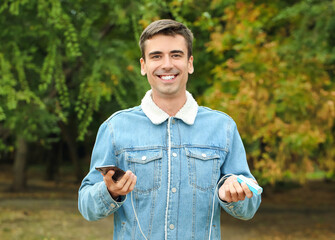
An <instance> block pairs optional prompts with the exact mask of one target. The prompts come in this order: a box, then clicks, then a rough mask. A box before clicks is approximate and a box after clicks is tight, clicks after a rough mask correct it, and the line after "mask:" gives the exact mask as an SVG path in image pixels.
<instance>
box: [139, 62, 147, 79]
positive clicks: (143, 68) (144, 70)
mask: <svg viewBox="0 0 335 240" xmlns="http://www.w3.org/2000/svg"><path fill="white" fill-rule="evenodd" d="M140 63H141V74H142V76H145V74H147V71H146V67H145V60H144V59H143V58H141V59H140Z"/></svg>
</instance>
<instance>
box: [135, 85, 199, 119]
mask: <svg viewBox="0 0 335 240" xmlns="http://www.w3.org/2000/svg"><path fill="white" fill-rule="evenodd" d="M151 92H152V90H149V91H147V93H146V94H145V96H144V98H143V99H142V104H141V107H142V110H143V112H144V113H145V115H146V116H147V117H148V118H149V119H150V121H151V122H152V123H153V124H156V125H158V124H161V123H163V122H164V121H165V120H166V119H168V118H169V114H167V113H166V112H164V111H163V110H162V109H160V108H159V107H158V106H157V105H156V104H155V103H154V101H153V100H152V98H151ZM197 113H198V104H197V102H196V101H195V100H194V98H193V97H192V95H191V94H190V93H189V92H188V91H186V103H185V104H184V106H183V107H182V108H181V109H180V110H179V111H178V112H177V114H176V116H174V117H175V118H178V119H181V120H182V121H184V122H185V123H186V124H188V125H193V123H194V121H195V118H196V116H197Z"/></svg>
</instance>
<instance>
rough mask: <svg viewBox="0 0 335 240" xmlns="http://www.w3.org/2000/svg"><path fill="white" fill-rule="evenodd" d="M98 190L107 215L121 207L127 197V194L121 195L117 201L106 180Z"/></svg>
mask: <svg viewBox="0 0 335 240" xmlns="http://www.w3.org/2000/svg"><path fill="white" fill-rule="evenodd" d="M98 191H99V197H100V200H101V202H102V204H103V205H104V207H105V209H106V212H107V213H106V215H109V214H111V213H112V212H115V211H116V210H117V209H119V208H120V207H121V206H122V205H123V203H124V202H125V201H126V199H127V196H120V197H119V198H118V199H117V201H116V200H114V199H113V198H112V196H111V195H110V193H109V191H108V189H107V186H106V184H105V182H101V184H100V186H99V190H98Z"/></svg>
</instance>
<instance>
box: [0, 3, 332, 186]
mask: <svg viewBox="0 0 335 240" xmlns="http://www.w3.org/2000/svg"><path fill="white" fill-rule="evenodd" d="M334 5H335V3H334V0H325V1H316V0H315V1H314V0H297V1H279V0H275V1H271V2H269V1H262V0H257V1H247V0H224V1H223V0H211V1H209V0H204V1H195V0H185V1H179V0H167V1H156V0H140V1H135V0H131V1H113V0H97V1H95V2H94V3H92V1H88V0H79V1H78V0H77V1H74V0H73V1H72V0H71V1H61V0H31V1H27V0H4V1H2V2H1V3H0V28H1V32H0V123H1V125H0V152H1V153H2V154H0V157H1V156H8V154H6V153H11V152H13V151H14V152H15V153H16V156H15V164H14V166H15V168H16V172H17V173H19V174H14V176H16V177H17V178H19V177H20V178H21V179H16V180H15V182H16V184H15V186H16V187H15V188H19V187H21V186H23V184H24V182H25V181H24V179H25V175H24V169H25V165H26V163H27V160H26V159H25V157H24V156H27V154H26V152H29V150H30V146H31V145H32V144H30V143H29V142H31V143H33V145H34V146H35V148H41V149H47V148H51V149H50V150H49V151H53V152H54V153H57V152H58V150H55V149H52V148H53V147H60V148H61V146H62V144H58V143H59V142H60V141H64V142H65V143H66V145H67V149H68V152H69V156H70V158H71V161H72V163H73V165H74V166H75V169H76V176H77V179H78V180H80V179H81V176H82V171H81V165H82V164H81V159H80V158H79V157H78V156H79V155H78V152H79V153H80V151H82V150H81V149H83V148H89V149H90V150H91V149H92V144H93V141H94V137H95V133H96V131H97V128H98V126H99V125H100V124H101V122H102V121H104V120H105V119H106V118H107V117H108V116H109V115H110V114H112V113H113V112H115V111H117V110H119V109H120V108H127V107H130V106H134V105H138V104H139V101H140V99H141V98H142V97H143V94H144V93H145V91H146V90H147V89H148V88H149V86H148V84H147V81H146V79H145V78H144V77H142V76H141V75H140V71H139V61H138V60H139V58H140V51H139V48H138V39H139V35H140V33H141V31H142V30H143V29H144V28H145V27H146V26H147V25H148V24H149V23H151V22H152V21H153V20H157V19H162V18H171V19H175V20H177V21H181V22H183V23H185V24H186V25H187V26H188V27H190V28H191V29H192V31H193V33H194V35H195V42H194V59H195V60H194V65H195V73H194V74H193V75H191V77H190V80H189V83H188V85H189V86H188V89H189V90H190V91H191V92H192V93H193V94H194V95H195V97H197V98H198V100H199V103H202V104H205V105H208V106H209V107H212V108H215V109H219V110H222V111H225V112H227V113H228V114H231V115H232V116H233V118H234V119H235V120H236V121H237V124H238V126H239V130H240V133H241V136H242V138H243V140H244V143H245V145H246V148H247V153H248V158H249V159H250V165H251V167H252V169H253V170H254V173H255V174H256V175H257V177H259V178H260V179H262V180H263V181H264V182H272V183H274V182H276V181H278V180H281V179H283V178H285V177H291V176H292V175H295V176H297V178H298V179H300V180H302V181H303V179H305V177H306V174H307V173H308V172H310V171H314V170H315V169H317V168H320V169H322V170H325V171H327V172H328V174H329V176H334V170H335V163H334V155H335V148H334V131H335V127H334V116H335V110H334V101H335V99H334V98H335V90H334V77H335V69H334V61H335V47H334V46H335V44H334V43H335V35H334V32H335V31H334V30H335V18H334V16H335V14H334ZM79 140H81V141H82V142H78V141H79ZM82 143H84V145H85V144H88V145H85V146H84V147H83V146H82ZM89 152H90V151H89ZM53 161H54V160H53ZM17 175H18V176H17Z"/></svg>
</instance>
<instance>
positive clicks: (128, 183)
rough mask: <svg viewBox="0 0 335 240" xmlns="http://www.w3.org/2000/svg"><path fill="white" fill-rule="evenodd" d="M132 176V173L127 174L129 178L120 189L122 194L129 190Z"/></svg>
mask: <svg viewBox="0 0 335 240" xmlns="http://www.w3.org/2000/svg"><path fill="white" fill-rule="evenodd" d="M133 176H134V174H133V173H132V172H129V178H128V180H127V181H126V182H125V184H124V185H123V187H122V191H123V192H125V193H128V189H129V187H130V185H131V184H132V180H133Z"/></svg>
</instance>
